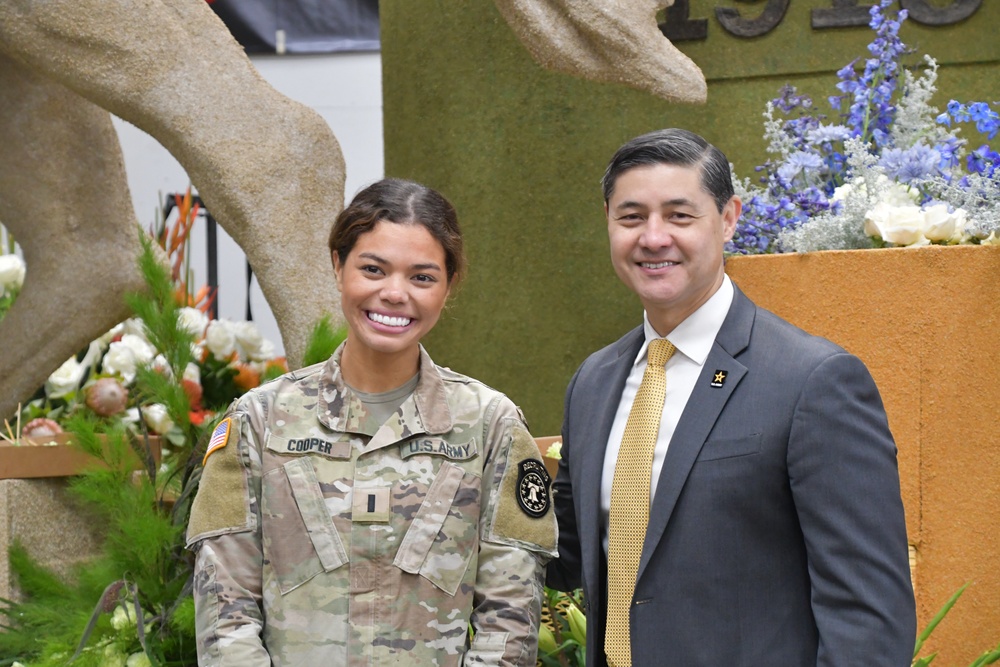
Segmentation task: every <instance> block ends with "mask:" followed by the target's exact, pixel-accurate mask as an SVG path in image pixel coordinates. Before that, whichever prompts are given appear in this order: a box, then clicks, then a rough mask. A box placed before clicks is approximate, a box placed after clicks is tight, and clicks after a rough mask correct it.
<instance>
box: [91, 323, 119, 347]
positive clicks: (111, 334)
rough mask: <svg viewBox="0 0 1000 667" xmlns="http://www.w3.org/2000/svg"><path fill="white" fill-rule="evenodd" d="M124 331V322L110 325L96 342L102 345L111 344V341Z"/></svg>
mask: <svg viewBox="0 0 1000 667" xmlns="http://www.w3.org/2000/svg"><path fill="white" fill-rule="evenodd" d="M124 331H125V323H124V322H119V323H118V324H116V325H115V326H113V327H111V328H110V329H109V330H108V332H107V333H106V334H104V335H103V336H101V337H100V338H98V339H97V340H98V342H99V343H101V345H103V346H104V347H107V346H108V345H110V344H111V341H112V340H114V339H115V338H117V337H118V336H120V335H121V334H122V333H123V332H124Z"/></svg>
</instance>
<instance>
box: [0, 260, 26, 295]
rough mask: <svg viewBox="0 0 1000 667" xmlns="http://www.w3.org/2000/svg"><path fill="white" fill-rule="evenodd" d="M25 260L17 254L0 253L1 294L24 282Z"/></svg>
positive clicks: (18, 286)
mask: <svg viewBox="0 0 1000 667" xmlns="http://www.w3.org/2000/svg"><path fill="white" fill-rule="evenodd" d="M24 273H25V268H24V260H23V259H21V258H20V257H19V256H17V255H0V295H3V294H6V293H7V292H9V291H11V290H12V289H16V288H20V287H21V285H23V284H24Z"/></svg>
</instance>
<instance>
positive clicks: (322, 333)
mask: <svg viewBox="0 0 1000 667" xmlns="http://www.w3.org/2000/svg"><path fill="white" fill-rule="evenodd" d="M346 338H347V327H346V326H343V325H342V326H340V327H337V328H336V329H335V328H334V327H333V323H332V322H331V321H330V316H329V315H324V316H323V317H322V319H320V321H319V322H317V323H316V324H315V325H314V326H313V330H312V333H311V334H310V336H309V344H308V345H307V346H306V351H305V354H303V355H302V365H303V366H312V365H313V364H318V363H319V362H321V361H325V360H326V359H329V358H330V357H331V356H332V355H333V352H334V350H336V349H337V347H338V346H339V345H340V344H341V343H343V342H344V339H346Z"/></svg>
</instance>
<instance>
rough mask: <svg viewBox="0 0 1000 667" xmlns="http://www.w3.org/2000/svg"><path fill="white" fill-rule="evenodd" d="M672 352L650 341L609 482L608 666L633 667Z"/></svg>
mask: <svg viewBox="0 0 1000 667" xmlns="http://www.w3.org/2000/svg"><path fill="white" fill-rule="evenodd" d="M675 349H676V348H675V347H674V346H673V344H671V343H670V341H668V340H666V339H665V338H657V339H655V340H652V341H650V342H649V350H648V362H647V364H646V372H645V373H643V376H642V382H641V383H640V384H639V390H638V391H637V392H636V393H635V400H634V401H633V402H632V410H631V411H630V412H629V413H628V421H627V422H626V423H625V434H624V435H623V436H622V445H621V449H620V450H619V451H618V460H617V461H616V462H615V474H614V477H613V478H612V481H611V514H610V517H609V520H608V626H607V632H606V634H605V636H604V652H605V653H606V654H607V656H608V663H609V664H610V665H611V667H631V665H632V644H631V640H630V638H629V608H630V607H631V606H632V597H633V595H634V593H635V575H636V572H637V571H638V569H639V557H640V556H641V555H642V544H643V541H644V540H645V538H646V525H647V524H648V523H649V487H650V475H651V474H652V469H653V450H654V449H655V448H656V436H657V435H658V434H659V431H660V415H661V414H663V400H664V397H665V396H666V391H667V376H666V370H665V369H664V368H663V367H664V365H665V364H666V363H667V360H668V359H670V356H671V355H672V354H673V353H674V350H675Z"/></svg>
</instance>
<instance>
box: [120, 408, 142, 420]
mask: <svg viewBox="0 0 1000 667" xmlns="http://www.w3.org/2000/svg"><path fill="white" fill-rule="evenodd" d="M122 421H123V422H125V423H126V424H138V423H139V408H128V409H127V410H125V414H124V415H122Z"/></svg>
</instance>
